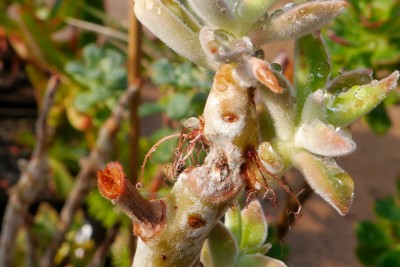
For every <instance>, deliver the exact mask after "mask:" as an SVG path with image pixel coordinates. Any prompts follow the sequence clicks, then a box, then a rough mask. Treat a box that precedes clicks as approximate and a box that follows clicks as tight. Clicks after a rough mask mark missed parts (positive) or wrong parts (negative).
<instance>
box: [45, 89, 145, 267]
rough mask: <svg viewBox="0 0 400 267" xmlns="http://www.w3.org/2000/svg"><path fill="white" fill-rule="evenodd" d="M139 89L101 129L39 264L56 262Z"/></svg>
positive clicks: (124, 97)
mask: <svg viewBox="0 0 400 267" xmlns="http://www.w3.org/2000/svg"><path fill="white" fill-rule="evenodd" d="M138 90H139V85H138V83H137V84H136V86H130V87H129V88H128V90H127V91H126V92H125V93H124V94H123V95H122V96H121V97H120V99H119V101H118V104H117V106H116V108H115V109H114V111H113V114H112V115H111V117H110V118H108V119H107V121H106V122H105V123H104V125H103V126H102V127H101V129H100V131H99V135H98V138H97V141H96V146H95V147H94V148H93V150H92V151H91V152H90V155H89V156H88V158H87V159H85V160H84V161H83V163H82V168H81V170H80V172H79V173H78V175H77V177H76V180H75V183H74V187H73V188H72V190H71V192H70V194H69V196H68V199H67V201H66V203H65V205H64V207H63V208H62V210H61V214H60V220H59V222H58V225H57V231H56V233H55V234H54V238H53V240H52V242H51V244H50V245H49V247H48V249H47V250H46V252H45V253H44V255H43V257H42V259H41V264H40V266H42V267H50V266H52V265H53V259H54V257H55V255H56V253H57V250H58V248H59V247H60V245H61V244H62V242H63V240H64V237H65V234H66V232H67V231H68V229H69V227H70V225H71V223H72V220H73V217H74V214H75V212H76V211H77V210H78V209H79V207H81V205H82V203H83V201H84V199H85V196H86V195H87V193H88V191H89V190H90V189H91V188H92V187H93V185H94V181H95V179H94V178H95V172H96V171H97V170H99V169H101V168H102V167H103V166H104V164H105V162H106V161H108V157H109V155H110V154H111V153H110V152H111V149H112V147H111V145H110V144H111V143H112V142H111V140H112V139H113V138H114V136H115V134H116V133H117V131H118V129H119V126H120V124H121V121H122V120H123V117H124V116H123V115H124V112H125V108H126V106H127V105H128V103H129V102H130V100H131V99H132V97H135V95H136V94H137V92H138Z"/></svg>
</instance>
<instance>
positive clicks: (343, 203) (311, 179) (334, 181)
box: [292, 151, 354, 215]
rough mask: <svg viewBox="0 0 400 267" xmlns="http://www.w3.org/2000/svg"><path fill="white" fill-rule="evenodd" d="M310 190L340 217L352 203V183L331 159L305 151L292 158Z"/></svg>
mask: <svg viewBox="0 0 400 267" xmlns="http://www.w3.org/2000/svg"><path fill="white" fill-rule="evenodd" d="M292 162H293V165H294V166H295V167H296V168H297V169H298V170H300V171H301V172H302V173H303V175H304V177H305V179H306V181H307V182H308V184H309V185H310V186H311V188H312V189H313V190H314V191H315V193H317V194H318V195H320V196H321V197H322V198H323V199H324V200H325V201H326V202H328V203H329V204H330V205H332V207H334V208H335V209H336V210H337V211H338V212H339V214H340V215H345V214H346V213H347V212H348V211H349V209H350V206H351V204H352V202H353V196H354V183H353V180H352V179H351V177H350V176H349V175H348V174H347V173H345V172H344V171H343V169H342V168H340V167H339V166H338V165H337V164H336V162H335V161H334V160H333V159H332V158H319V157H317V156H314V155H312V154H310V153H308V152H306V151H300V152H298V153H296V154H295V155H293V157H292Z"/></svg>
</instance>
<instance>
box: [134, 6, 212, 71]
mask: <svg viewBox="0 0 400 267" xmlns="http://www.w3.org/2000/svg"><path fill="white" fill-rule="evenodd" d="M135 14H136V16H137V18H138V19H139V20H140V22H141V23H142V24H143V25H144V26H146V27H147V28H148V29H149V30H150V31H152V32H153V33H154V34H155V35H156V36H157V37H158V38H160V39H161V40H162V41H163V42H164V43H165V44H166V45H168V46H169V47H170V48H172V50H174V51H175V52H176V53H178V54H180V55H182V56H184V57H186V58H188V59H189V60H190V61H192V62H194V63H195V64H197V65H200V66H202V67H206V68H210V69H216V66H214V65H213V64H212V63H211V62H210V61H209V60H208V59H207V57H206V55H205V54H204V51H203V49H202V48H201V45H200V42H199V38H198V34H197V33H195V32H194V31H193V30H192V29H191V28H190V27H189V26H188V25H187V24H186V23H185V21H182V20H181V19H180V18H179V17H177V15H176V14H175V13H174V12H172V11H171V10H170V9H168V7H166V6H165V5H164V4H163V3H162V2H161V1H160V0H136V1H135Z"/></svg>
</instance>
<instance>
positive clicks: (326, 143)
mask: <svg viewBox="0 0 400 267" xmlns="http://www.w3.org/2000/svg"><path fill="white" fill-rule="evenodd" d="M295 145H296V146H297V147H302V148H305V149H307V150H308V151H310V152H312V153H314V154H317V155H321V156H326V157H337V156H344V155H348V154H350V153H352V152H353V151H354V150H355V149H356V144H355V142H354V141H353V140H352V139H351V136H350V135H349V133H348V132H346V131H345V130H342V129H338V130H335V129H334V127H333V126H332V125H326V124H325V123H323V122H321V121H320V120H314V121H313V122H311V123H304V124H302V125H301V126H300V127H299V128H298V129H297V131H296V135H295Z"/></svg>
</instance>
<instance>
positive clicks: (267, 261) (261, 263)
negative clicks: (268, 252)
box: [235, 254, 286, 267]
mask: <svg viewBox="0 0 400 267" xmlns="http://www.w3.org/2000/svg"><path fill="white" fill-rule="evenodd" d="M250 266H251V267H286V264H285V263H283V262H282V261H280V260H276V259H273V258H270V257H267V256H264V255H261V254H251V255H246V256H244V257H241V258H240V259H239V260H238V261H237V263H236V264H235V267H250Z"/></svg>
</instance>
